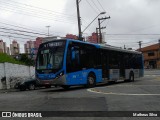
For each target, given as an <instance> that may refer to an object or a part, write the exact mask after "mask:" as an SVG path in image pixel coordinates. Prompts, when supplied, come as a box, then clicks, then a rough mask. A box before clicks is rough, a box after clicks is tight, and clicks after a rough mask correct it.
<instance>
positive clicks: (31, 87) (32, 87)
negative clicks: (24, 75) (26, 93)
mask: <svg viewBox="0 0 160 120" xmlns="http://www.w3.org/2000/svg"><path fill="white" fill-rule="evenodd" d="M35 88H36V87H35V85H34V84H30V85H29V87H28V89H29V90H35Z"/></svg>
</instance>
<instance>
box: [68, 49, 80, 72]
mask: <svg viewBox="0 0 160 120" xmlns="http://www.w3.org/2000/svg"><path fill="white" fill-rule="evenodd" d="M79 67H80V59H79V49H78V48H75V47H72V46H69V47H68V52H67V72H74V71H78V70H79Z"/></svg>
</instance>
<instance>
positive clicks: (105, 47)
mask: <svg viewBox="0 0 160 120" xmlns="http://www.w3.org/2000/svg"><path fill="white" fill-rule="evenodd" d="M60 40H66V41H72V42H79V43H84V44H89V45H93V46H95V47H96V48H99V49H104V50H113V51H119V52H126V53H134V54H142V53H141V52H138V51H133V50H127V49H122V48H119V47H116V46H110V45H104V44H94V43H89V42H84V41H79V40H75V39H55V40H53V41H60ZM49 42H52V41H48V42H45V43H49ZM45 43H42V44H45Z"/></svg>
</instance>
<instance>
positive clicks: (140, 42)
mask: <svg viewBox="0 0 160 120" xmlns="http://www.w3.org/2000/svg"><path fill="white" fill-rule="evenodd" d="M138 43H139V51H140V52H141V46H142V41H139V42H138Z"/></svg>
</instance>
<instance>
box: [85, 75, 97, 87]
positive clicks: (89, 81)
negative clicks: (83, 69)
mask: <svg viewBox="0 0 160 120" xmlns="http://www.w3.org/2000/svg"><path fill="white" fill-rule="evenodd" d="M95 85H96V76H95V75H94V73H89V75H88V77H87V87H88V88H92V87H94V86H95Z"/></svg>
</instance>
